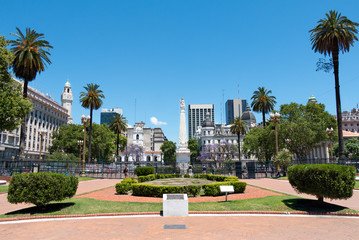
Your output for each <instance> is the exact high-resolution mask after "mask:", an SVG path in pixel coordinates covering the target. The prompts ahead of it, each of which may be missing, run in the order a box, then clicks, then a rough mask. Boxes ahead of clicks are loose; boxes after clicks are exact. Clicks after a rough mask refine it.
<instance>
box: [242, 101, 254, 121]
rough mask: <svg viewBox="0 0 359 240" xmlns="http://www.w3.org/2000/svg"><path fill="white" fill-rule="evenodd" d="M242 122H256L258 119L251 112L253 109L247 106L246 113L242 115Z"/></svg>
mask: <svg viewBox="0 0 359 240" xmlns="http://www.w3.org/2000/svg"><path fill="white" fill-rule="evenodd" d="M241 120H243V121H254V122H256V117H255V116H254V114H253V112H252V111H251V108H250V107H249V105H248V104H247V107H246V111H245V112H244V113H243V114H242V116H241Z"/></svg>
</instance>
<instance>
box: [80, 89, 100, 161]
mask: <svg viewBox="0 0 359 240" xmlns="http://www.w3.org/2000/svg"><path fill="white" fill-rule="evenodd" d="M99 87H100V86H99V85H97V84H93V83H88V84H87V86H86V87H84V88H85V90H86V92H81V94H80V102H81V105H82V107H84V108H90V131H89V147H88V153H89V154H88V158H89V160H91V136H92V112H93V110H94V109H95V110H97V109H99V108H100V107H101V106H102V100H101V98H105V95H103V93H102V90H100V89H99Z"/></svg>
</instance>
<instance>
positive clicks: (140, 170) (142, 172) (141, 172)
mask: <svg viewBox="0 0 359 240" xmlns="http://www.w3.org/2000/svg"><path fill="white" fill-rule="evenodd" d="M135 173H136V175H137V176H138V177H139V176H147V175H150V174H154V173H155V169H154V168H153V167H137V168H135Z"/></svg>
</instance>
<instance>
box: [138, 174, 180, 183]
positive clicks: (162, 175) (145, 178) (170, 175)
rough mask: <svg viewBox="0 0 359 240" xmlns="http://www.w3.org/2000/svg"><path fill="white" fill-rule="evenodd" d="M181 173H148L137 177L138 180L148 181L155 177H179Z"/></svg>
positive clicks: (140, 181)
mask: <svg viewBox="0 0 359 240" xmlns="http://www.w3.org/2000/svg"><path fill="white" fill-rule="evenodd" d="M181 177H182V175H181V174H150V175H147V176H140V177H138V182H139V183H142V182H149V181H153V180H156V179H165V178H181Z"/></svg>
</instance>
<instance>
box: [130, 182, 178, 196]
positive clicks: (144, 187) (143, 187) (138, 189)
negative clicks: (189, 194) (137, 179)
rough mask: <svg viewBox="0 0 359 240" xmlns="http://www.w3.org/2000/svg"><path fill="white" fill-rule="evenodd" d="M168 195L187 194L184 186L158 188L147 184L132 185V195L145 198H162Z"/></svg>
mask: <svg viewBox="0 0 359 240" xmlns="http://www.w3.org/2000/svg"><path fill="white" fill-rule="evenodd" d="M168 193H185V188H184V187H183V186H156V185H151V184H145V183H138V184H133V185H132V194H133V195H135V196H145V197H162V196H163V194H168Z"/></svg>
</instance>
